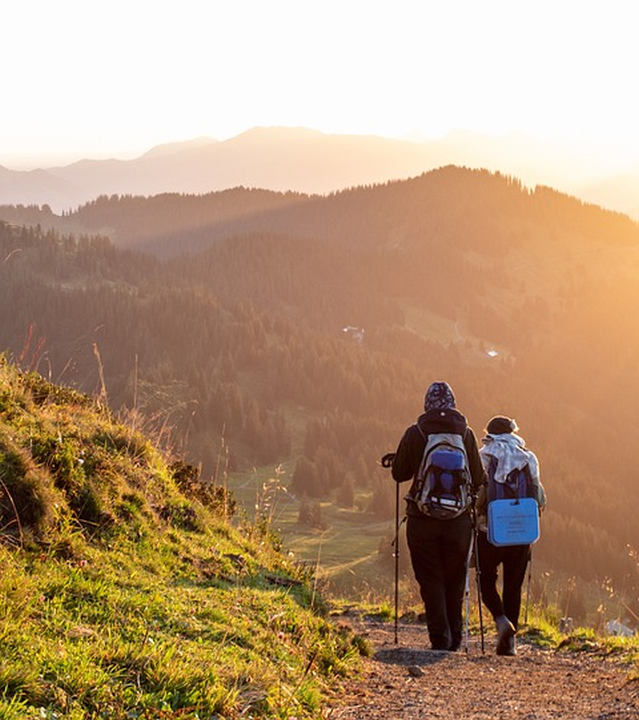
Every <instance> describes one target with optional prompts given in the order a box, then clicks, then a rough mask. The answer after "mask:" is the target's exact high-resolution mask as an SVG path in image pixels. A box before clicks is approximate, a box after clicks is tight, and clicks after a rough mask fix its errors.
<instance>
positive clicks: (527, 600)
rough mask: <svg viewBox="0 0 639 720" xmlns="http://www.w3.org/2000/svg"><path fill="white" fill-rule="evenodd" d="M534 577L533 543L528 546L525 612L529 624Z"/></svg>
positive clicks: (525, 619)
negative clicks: (531, 579)
mask: <svg viewBox="0 0 639 720" xmlns="http://www.w3.org/2000/svg"><path fill="white" fill-rule="evenodd" d="M531 577H532V545H530V546H529V547H528V583H527V587H526V611H525V612H524V623H525V624H526V625H528V605H529V604H530V578H531Z"/></svg>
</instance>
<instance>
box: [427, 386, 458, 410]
mask: <svg viewBox="0 0 639 720" xmlns="http://www.w3.org/2000/svg"><path fill="white" fill-rule="evenodd" d="M454 407H455V395H454V394H453V390H452V388H451V386H450V385H449V384H448V383H447V382H434V383H432V385H431V386H430V387H429V388H428V390H427V391H426V397H425V398H424V410H433V409H435V410H448V409H450V408H454Z"/></svg>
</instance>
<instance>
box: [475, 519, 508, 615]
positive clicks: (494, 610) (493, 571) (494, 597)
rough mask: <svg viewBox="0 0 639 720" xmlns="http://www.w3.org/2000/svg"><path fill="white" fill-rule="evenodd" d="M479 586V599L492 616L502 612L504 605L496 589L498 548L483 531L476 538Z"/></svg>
mask: <svg viewBox="0 0 639 720" xmlns="http://www.w3.org/2000/svg"><path fill="white" fill-rule="evenodd" d="M477 561H478V563H479V586H480V588H481V599H482V601H483V603H484V605H485V606H486V607H487V608H488V611H489V612H490V614H491V615H492V616H493V618H498V617H499V616H500V615H503V614H504V606H503V603H502V600H501V597H500V595H499V592H498V591H497V568H498V566H499V563H500V562H501V555H500V548H497V547H495V546H494V545H491V544H490V543H489V542H488V537H487V536H486V533H485V532H480V533H479V536H478V538H477Z"/></svg>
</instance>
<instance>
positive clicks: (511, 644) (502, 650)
mask: <svg viewBox="0 0 639 720" xmlns="http://www.w3.org/2000/svg"><path fill="white" fill-rule="evenodd" d="M516 654H517V647H516V645H515V636H514V635H511V636H510V637H509V638H508V639H507V640H506V642H504V644H503V645H501V646H500V645H497V655H508V656H510V657H513V656H514V655H516Z"/></svg>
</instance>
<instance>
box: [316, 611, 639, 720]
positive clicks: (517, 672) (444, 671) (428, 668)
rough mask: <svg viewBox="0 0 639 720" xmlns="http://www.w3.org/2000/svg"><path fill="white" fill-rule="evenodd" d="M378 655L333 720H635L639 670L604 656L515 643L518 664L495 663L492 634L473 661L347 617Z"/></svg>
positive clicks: (344, 692)
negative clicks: (483, 649)
mask: <svg viewBox="0 0 639 720" xmlns="http://www.w3.org/2000/svg"><path fill="white" fill-rule="evenodd" d="M344 622H345V623H347V624H348V625H351V626H352V627H353V629H354V630H355V631H356V632H357V633H359V634H361V635H362V636H363V637H365V638H366V639H367V640H368V642H369V643H370V644H371V646H372V650H373V654H372V656H371V657H370V658H368V659H365V660H363V670H362V673H361V675H360V677H359V678H357V679H355V680H350V681H348V682H346V683H345V685H344V687H342V688H340V689H339V691H337V692H336V693H335V697H334V698H333V699H332V701H331V702H330V703H329V707H328V709H327V711H326V714H325V716H324V717H325V718H327V719H329V720H417V719H420V720H431V719H432V720H461V719H463V720H551V719H552V720H557V718H565V719H566V720H585V719H586V718H587V719H588V720H637V719H639V677H637V671H636V665H635V666H634V667H633V666H632V665H628V664H625V665H624V664H622V662H621V661H620V658H619V657H617V658H616V659H611V658H610V657H609V656H606V651H605V650H602V649H601V648H595V646H594V644H593V646H592V647H588V646H584V647H582V648H580V649H579V650H577V651H571V650H568V649H559V650H557V649H546V648H542V647H540V646H538V645H534V644H532V643H531V642H530V641H529V640H526V639H525V638H524V639H518V645H517V650H518V654H517V656H516V657H499V656H496V655H495V652H494V647H495V639H496V636H495V633H494V632H492V628H489V629H488V632H487V633H486V642H485V654H482V651H481V642H480V638H479V637H478V636H477V635H473V636H471V638H470V642H469V650H468V653H466V652H465V650H464V646H463V644H462V650H461V651H460V652H458V653H449V652H441V651H433V650H430V649H428V648H429V647H430V646H429V642H428V634H427V631H426V626H425V625H422V624H418V623H403V622H400V624H399V632H398V641H399V642H398V644H397V645H396V644H395V633H394V626H393V622H392V621H391V622H380V621H376V620H372V619H367V618H362V617H360V616H359V615H356V614H354V613H347V614H346V615H345V616H344Z"/></svg>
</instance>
